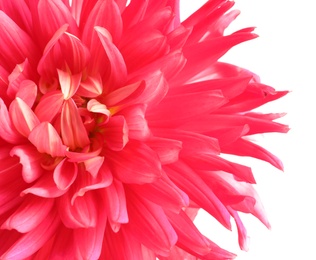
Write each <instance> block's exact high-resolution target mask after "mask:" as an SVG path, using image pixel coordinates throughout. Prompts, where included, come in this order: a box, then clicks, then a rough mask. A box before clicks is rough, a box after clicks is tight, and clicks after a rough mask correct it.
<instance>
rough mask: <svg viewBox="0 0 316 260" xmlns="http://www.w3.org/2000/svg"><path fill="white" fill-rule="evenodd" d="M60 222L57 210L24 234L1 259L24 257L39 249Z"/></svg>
mask: <svg viewBox="0 0 316 260" xmlns="http://www.w3.org/2000/svg"><path fill="white" fill-rule="evenodd" d="M59 223H60V220H59V218H58V215H57V212H56V213H55V214H54V213H51V214H48V215H47V217H46V218H45V219H44V220H43V221H42V222H41V223H39V224H38V225H37V227H36V228H34V229H33V230H32V231H30V232H28V233H26V234H24V235H23V236H21V238H19V239H18V240H17V242H15V243H14V244H13V245H12V246H11V247H10V248H9V249H8V250H7V251H6V252H5V253H4V254H3V255H1V258H3V259H26V258H28V257H30V256H31V255H33V254H34V253H35V252H36V251H37V250H39V249H40V248H41V247H42V246H43V245H45V243H46V242H47V241H48V240H49V239H50V238H51V237H52V236H53V235H54V234H55V232H56V230H57V227H58V225H59Z"/></svg>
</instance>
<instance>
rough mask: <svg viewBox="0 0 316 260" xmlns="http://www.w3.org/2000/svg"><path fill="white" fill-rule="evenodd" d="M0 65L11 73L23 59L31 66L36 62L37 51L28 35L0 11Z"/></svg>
mask: <svg viewBox="0 0 316 260" xmlns="http://www.w3.org/2000/svg"><path fill="white" fill-rule="evenodd" d="M0 40H1V45H0V53H1V54H0V65H1V66H3V67H5V68H7V69H8V70H9V71H12V70H13V68H14V67H15V66H16V64H20V63H22V62H23V61H24V60H25V58H27V59H28V60H29V62H30V63H31V64H32V65H35V64H36V62H37V60H38V58H39V57H38V50H37V47H36V46H35V44H34V43H33V41H32V39H31V38H30V36H29V35H27V34H26V32H24V31H23V30H22V29H21V28H19V27H18V26H17V25H16V23H15V22H13V21H12V20H11V19H10V18H9V17H8V16H7V15H6V14H5V13H4V12H3V11H0Z"/></svg>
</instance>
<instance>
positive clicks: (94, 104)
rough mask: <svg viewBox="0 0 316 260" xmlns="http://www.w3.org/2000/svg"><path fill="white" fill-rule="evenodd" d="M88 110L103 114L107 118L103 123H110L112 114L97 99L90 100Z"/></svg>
mask: <svg viewBox="0 0 316 260" xmlns="http://www.w3.org/2000/svg"><path fill="white" fill-rule="evenodd" d="M87 109H88V110H89V111H90V112H93V113H100V114H103V115H104V116H105V117H104V122H103V123H107V122H108V120H109V117H110V114H111V112H110V110H108V109H107V107H106V105H104V104H102V103H100V102H99V101H97V100H96V99H90V100H89V102H88V103H87Z"/></svg>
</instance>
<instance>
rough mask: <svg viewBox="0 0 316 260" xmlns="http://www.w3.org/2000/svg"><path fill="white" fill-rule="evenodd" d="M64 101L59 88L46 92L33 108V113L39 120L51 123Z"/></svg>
mask: <svg viewBox="0 0 316 260" xmlns="http://www.w3.org/2000/svg"><path fill="white" fill-rule="evenodd" d="M63 102H64V96H63V93H62V92H61V91H59V90H56V91H51V92H48V93H47V94H45V95H43V96H42V98H41V99H40V102H39V103H38V105H37V107H36V108H35V114H36V116H37V117H38V119H39V120H40V121H41V122H44V121H47V122H50V123H52V120H53V119H54V118H55V116H56V115H57V114H58V113H60V112H61V108H62V105H63Z"/></svg>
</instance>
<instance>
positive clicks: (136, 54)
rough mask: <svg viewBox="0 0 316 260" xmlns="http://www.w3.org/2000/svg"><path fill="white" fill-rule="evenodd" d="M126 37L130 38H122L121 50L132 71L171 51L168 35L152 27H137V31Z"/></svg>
mask: <svg viewBox="0 0 316 260" xmlns="http://www.w3.org/2000/svg"><path fill="white" fill-rule="evenodd" d="M151 18H152V17H151ZM159 19H161V18H159ZM125 37H126V38H127V39H128V40H125V41H124V39H122V43H121V46H120V50H121V53H122V55H123V57H124V59H125V61H126V66H127V68H128V70H129V71H131V72H133V71H135V70H137V69H138V68H142V67H144V66H145V65H147V64H149V63H151V62H152V61H155V60H157V59H158V58H160V57H162V56H164V55H165V54H167V53H168V51H169V46H168V44H167V38H166V36H165V35H163V34H162V33H161V32H160V31H158V30H153V29H152V28H151V27H149V28H146V27H145V28H144V27H137V31H136V32H132V33H130V34H128V35H125ZM124 43H125V44H124Z"/></svg>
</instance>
